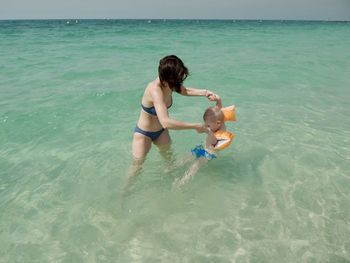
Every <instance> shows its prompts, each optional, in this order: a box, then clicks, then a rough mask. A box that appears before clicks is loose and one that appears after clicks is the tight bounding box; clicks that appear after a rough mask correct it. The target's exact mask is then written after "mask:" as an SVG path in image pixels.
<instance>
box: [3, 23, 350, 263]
mask: <svg viewBox="0 0 350 263" xmlns="http://www.w3.org/2000/svg"><path fill="white" fill-rule="evenodd" d="M168 54H177V55H178V56H180V57H181V58H182V59H183V60H184V62H185V64H186V65H187V66H188V67H189V69H190V72H191V76H190V77H189V79H188V80H186V83H185V84H187V85H188V86H194V87H200V88H206V89H211V90H213V91H215V92H217V93H218V94H219V95H221V97H222V98H223V103H224V105H231V104H235V105H236V106H237V117H238V122H236V123H234V124H232V123H229V124H228V129H230V130H232V131H233V132H234V133H235V134H236V139H235V141H234V143H233V144H232V146H231V147H230V148H228V149H226V150H225V151H223V152H222V154H221V156H220V158H217V159H215V160H213V161H211V162H209V163H208V164H207V165H206V166H205V167H203V168H201V169H200V170H199V172H198V173H197V174H196V175H195V177H194V179H193V180H192V181H190V182H189V183H188V184H187V185H185V186H184V187H183V188H182V189H181V190H180V191H172V190H171V185H172V183H173V181H174V180H175V179H176V178H179V177H180V176H181V175H182V174H183V173H184V172H185V171H186V168H187V167H188V165H187V166H181V167H180V168H178V169H176V170H174V171H170V172H169V171H167V170H168V169H167V168H168V167H167V165H166V164H165V162H164V160H163V159H162V158H161V156H160V155H159V153H158V151H157V149H156V148H153V149H152V151H151V152H150V154H149V157H148V159H147V161H146V163H145V165H144V168H143V171H142V173H141V175H140V176H139V177H138V178H137V180H136V181H135V183H134V185H133V187H132V188H131V189H130V191H129V192H128V194H127V195H126V196H125V197H124V198H123V200H121V198H120V196H121V190H122V185H123V183H124V180H125V174H126V171H127V170H128V167H129V165H130V161H131V160H130V156H131V137H132V130H133V128H134V125H135V123H136V120H137V118H138V114H139V111H140V99H141V96H142V93H143V89H144V87H145V85H146V84H147V83H148V81H150V80H152V79H153V78H154V77H155V76H156V74H157V66H158V61H159V59H160V58H161V57H163V56H165V55H168ZM0 57H1V60H0V72H1V73H0V92H1V93H0V94H1V96H0V167H1V169H0V196H1V197H0V211H1V213H0V255H1V256H0V261H1V262H281V261H283V262H349V261H350V241H349V240H350V239H349V237H350V205H349V204H350V202H349V201H350V174H349V171H350V118H349V116H348V114H349V112H350V103H349V101H350V78H349V76H350V74H349V73H350V23H329V22H279V21H275V22H271V21H270V22H269V21H263V22H259V21H163V20H159V21H142V20H124V21H120V20H119V21H117V20H116V21H114V20H96V21H94V20H92V21H88V20H82V21H78V23H75V21H74V20H73V21H71V22H70V24H67V23H66V21H60V20H57V21H55V20H52V21H44V20H43V21H0ZM209 105H210V103H209V102H208V101H207V100H205V99H203V98H188V97H181V96H179V95H174V103H173V106H172V108H171V109H170V115H171V116H173V117H175V118H177V119H179V120H187V121H193V122H199V121H201V116H202V113H203V111H204V109H205V108H206V107H208V106H209ZM171 136H172V139H173V146H172V147H173V151H174V153H175V155H176V157H177V159H178V160H180V159H181V158H183V157H184V156H188V154H189V152H190V149H191V148H192V147H193V146H195V145H196V144H199V143H200V142H201V141H203V139H204V137H203V135H198V134H196V133H195V132H193V131H173V132H171Z"/></svg>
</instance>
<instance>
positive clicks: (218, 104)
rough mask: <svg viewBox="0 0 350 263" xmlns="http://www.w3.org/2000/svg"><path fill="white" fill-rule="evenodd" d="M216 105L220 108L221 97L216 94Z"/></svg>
mask: <svg viewBox="0 0 350 263" xmlns="http://www.w3.org/2000/svg"><path fill="white" fill-rule="evenodd" d="M215 101H216V106H217V107H218V108H219V109H221V108H222V101H221V98H220V97H219V96H216V99H215Z"/></svg>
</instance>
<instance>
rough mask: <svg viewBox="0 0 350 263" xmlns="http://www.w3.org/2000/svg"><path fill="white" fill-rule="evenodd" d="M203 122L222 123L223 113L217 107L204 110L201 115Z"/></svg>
mask: <svg viewBox="0 0 350 263" xmlns="http://www.w3.org/2000/svg"><path fill="white" fill-rule="evenodd" d="M203 120H204V121H209V120H216V121H224V113H223V112H222V111H221V109H219V107H217V106H212V107H209V108H207V109H206V110H205V112H204V114H203Z"/></svg>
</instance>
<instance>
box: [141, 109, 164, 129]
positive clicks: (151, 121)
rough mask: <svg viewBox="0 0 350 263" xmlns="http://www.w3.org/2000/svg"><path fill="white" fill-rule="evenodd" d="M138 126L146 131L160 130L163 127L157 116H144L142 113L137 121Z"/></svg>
mask: <svg viewBox="0 0 350 263" xmlns="http://www.w3.org/2000/svg"><path fill="white" fill-rule="evenodd" d="M137 126H138V127H139V128H140V129H143V130H146V131H159V130H160V129H162V128H163V127H162V125H161V124H160V122H159V120H158V118H157V117H151V116H144V115H143V114H142V113H141V115H140V118H139V120H138V121H137Z"/></svg>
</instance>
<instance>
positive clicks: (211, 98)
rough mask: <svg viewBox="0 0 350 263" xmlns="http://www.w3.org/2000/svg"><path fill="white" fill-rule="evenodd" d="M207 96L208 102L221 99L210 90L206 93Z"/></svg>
mask: <svg viewBox="0 0 350 263" xmlns="http://www.w3.org/2000/svg"><path fill="white" fill-rule="evenodd" d="M205 96H206V97H207V98H208V100H210V101H217V100H218V99H220V97H219V95H217V94H215V93H214V92H212V91H210V90H206V92H205Z"/></svg>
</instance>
